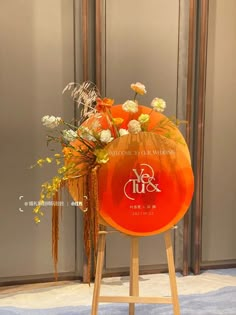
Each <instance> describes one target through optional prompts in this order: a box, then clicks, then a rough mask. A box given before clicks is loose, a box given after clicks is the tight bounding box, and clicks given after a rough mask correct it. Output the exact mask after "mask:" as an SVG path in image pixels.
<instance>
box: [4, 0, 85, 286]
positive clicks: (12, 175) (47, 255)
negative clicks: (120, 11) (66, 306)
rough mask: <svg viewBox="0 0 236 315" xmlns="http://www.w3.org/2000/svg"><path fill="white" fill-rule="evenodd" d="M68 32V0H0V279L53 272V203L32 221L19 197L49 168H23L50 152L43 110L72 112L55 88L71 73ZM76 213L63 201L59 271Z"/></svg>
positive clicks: (67, 257)
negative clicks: (46, 141) (64, 206)
mask: <svg viewBox="0 0 236 315" xmlns="http://www.w3.org/2000/svg"><path fill="white" fill-rule="evenodd" d="M73 39H74V38H73V1H72V0H60V1H58V0H50V1H47V0H17V1H13V0H2V1H1V2H0V42H1V46H0V63H1V71H0V95H1V116H0V126H1V127H0V128H1V134H2V141H3V143H2V149H1V155H0V161H1V166H2V167H1V177H0V183H1V186H0V187H1V206H0V216H1V219H0V252H1V259H0V281H3V280H5V279H6V278H11V277H14V280H15V279H17V278H18V277H21V276H29V277H31V278H32V277H36V276H37V275H46V274H52V273H53V264H52V258H51V209H50V207H48V208H45V216H44V217H43V218H42V223H41V224H39V225H38V226H36V225H35V223H34V220H33V217H34V216H33V213H32V209H33V207H30V206H26V205H25V204H24V203H25V202H29V201H37V200H38V198H39V192H40V186H41V183H42V182H43V181H45V180H47V179H49V178H50V177H51V176H52V175H53V172H52V171H51V170H49V169H47V168H45V169H33V170H29V167H30V165H32V164H34V162H35V161H36V160H37V159H38V158H40V157H44V156H48V155H50V154H52V153H51V152H50V151H49V150H48V149H47V148H46V145H45V136H46V130H45V129H44V128H43V127H42V125H41V117H42V116H44V115H46V114H49V115H50V114H53V115H58V116H63V117H67V118H68V119H71V118H72V117H73V103H72V102H71V100H70V99H69V97H66V96H65V97H64V96H62V94H61V92H62V90H63V88H64V87H65V85H66V84H67V83H68V82H70V81H73V80H74V51H73V49H74V42H73ZM20 196H24V197H23V198H22V200H19V197H20ZM19 208H22V209H23V210H24V212H20V211H19ZM74 218H75V209H74V208H73V207H71V206H69V207H66V208H65V209H64V211H63V220H62V224H61V228H60V253H59V256H60V257H59V272H61V273H63V272H69V273H74V270H75V220H74ZM80 269H81V267H80Z"/></svg>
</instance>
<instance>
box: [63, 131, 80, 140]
mask: <svg viewBox="0 0 236 315" xmlns="http://www.w3.org/2000/svg"><path fill="white" fill-rule="evenodd" d="M62 135H63V137H64V139H66V140H67V141H69V142H71V141H74V140H75V139H76V138H77V133H76V132H75V131H74V130H72V129H69V130H63V131H62Z"/></svg>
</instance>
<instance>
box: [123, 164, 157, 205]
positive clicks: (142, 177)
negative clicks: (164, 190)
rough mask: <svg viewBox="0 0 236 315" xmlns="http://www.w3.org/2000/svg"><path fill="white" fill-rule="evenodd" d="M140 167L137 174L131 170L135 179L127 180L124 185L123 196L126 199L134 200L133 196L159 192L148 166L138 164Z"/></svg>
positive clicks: (151, 170)
mask: <svg viewBox="0 0 236 315" xmlns="http://www.w3.org/2000/svg"><path fill="white" fill-rule="evenodd" d="M140 166H141V167H142V168H141V170H140V171H139V172H138V170H137V169H136V168H133V169H132V171H133V172H134V175H135V178H132V179H129V180H128V181H127V182H126V183H125V185H124V194H125V196H126V198H128V199H130V200H135V198H134V197H133V196H132V195H133V194H146V193H147V192H148V193H153V192H161V190H160V189H159V188H158V187H157V186H158V184H155V181H156V179H155V177H154V171H153V168H152V167H151V166H150V165H148V164H144V163H143V164H140Z"/></svg>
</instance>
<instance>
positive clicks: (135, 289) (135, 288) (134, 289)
mask: <svg viewBox="0 0 236 315" xmlns="http://www.w3.org/2000/svg"><path fill="white" fill-rule="evenodd" d="M129 295H130V296H138V295H139V239H138V237H131V254H130V288H129ZM134 314H135V304H134V303H129V315H134Z"/></svg>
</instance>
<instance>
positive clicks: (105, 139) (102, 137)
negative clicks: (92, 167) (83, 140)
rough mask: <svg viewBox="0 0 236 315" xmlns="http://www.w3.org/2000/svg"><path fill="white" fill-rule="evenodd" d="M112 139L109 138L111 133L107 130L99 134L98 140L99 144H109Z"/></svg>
mask: <svg viewBox="0 0 236 315" xmlns="http://www.w3.org/2000/svg"><path fill="white" fill-rule="evenodd" d="M113 139H114V138H113V137H112V136H111V131H110V130H109V129H106V130H102V131H101V133H100V140H101V142H104V143H109V142H111V141H112V140H113Z"/></svg>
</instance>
